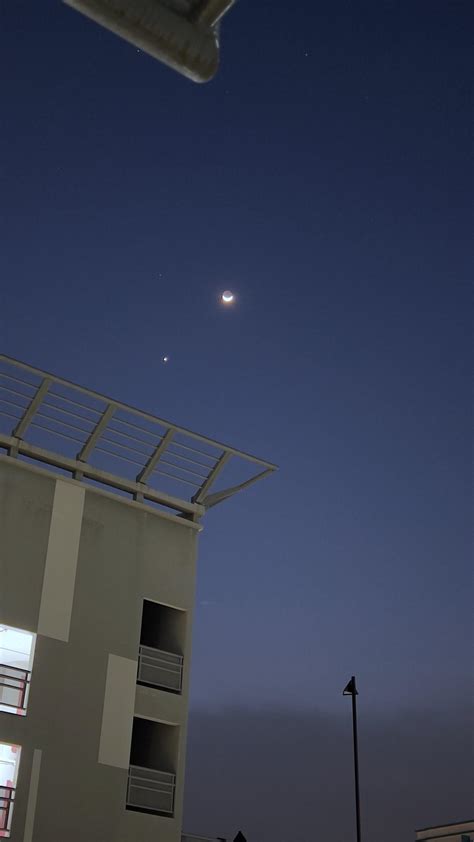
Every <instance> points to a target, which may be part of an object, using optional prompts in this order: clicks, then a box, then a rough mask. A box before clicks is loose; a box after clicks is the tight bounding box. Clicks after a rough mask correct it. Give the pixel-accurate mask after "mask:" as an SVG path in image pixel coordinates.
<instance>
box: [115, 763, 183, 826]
mask: <svg viewBox="0 0 474 842" xmlns="http://www.w3.org/2000/svg"><path fill="white" fill-rule="evenodd" d="M175 788H176V775H173V774H172V773H171V772H160V771H159V770H158V769H147V768H145V767H144V766H130V769H129V772H128V786H127V807H128V808H132V809H134V810H142V811H143V812H146V813H160V814H164V815H166V816H172V815H173V813H174V793H175Z"/></svg>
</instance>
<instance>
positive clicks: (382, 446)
mask: <svg viewBox="0 0 474 842" xmlns="http://www.w3.org/2000/svg"><path fill="white" fill-rule="evenodd" d="M1 18H2V19H1V30H2V36H1V42H2V49H1V65H2V68H1V71H2V75H3V78H4V79H5V78H8V79H10V82H9V84H8V85H4V86H3V91H2V123H3V127H4V128H3V131H2V136H1V140H0V148H1V161H2V184H1V191H2V203H1V204H2V240H3V247H2V256H1V281H0V328H1V346H2V350H3V351H4V352H5V353H7V354H10V355H12V356H17V357H19V358H20V359H25V360H27V361H30V362H32V363H33V364H36V365H37V366H39V367H43V368H46V369H49V370H51V371H54V372H56V373H58V374H60V375H62V376H64V377H67V378H70V379H72V380H75V381H79V382H83V383H84V384H86V385H88V386H90V387H91V388H95V389H97V390H99V391H103V392H105V393H107V394H110V395H113V396H116V397H118V398H120V399H122V400H124V401H126V402H129V403H133V404H136V405H138V406H140V407H143V408H147V409H149V410H151V411H154V412H156V413H157V414H159V415H161V416H162V417H165V418H169V419H170V420H172V421H176V422H178V423H181V424H183V425H185V426H187V427H190V428H193V429H196V430H198V431H200V432H203V433H205V434H208V435H210V436H216V437H218V438H220V439H222V440H224V441H226V442H229V443H232V444H235V446H237V447H241V448H242V449H245V450H249V451H251V452H255V453H256V454H257V455H259V456H262V457H264V458H268V459H270V460H272V461H275V462H277V463H278V464H279V465H280V472H279V474H278V475H277V476H276V477H272V478H271V479H270V480H267V481H265V483H262V484H257V485H256V486H254V487H253V488H252V489H251V490H249V491H247V492H246V494H244V495H241V496H240V497H238V498H235V499H234V500H232V501H230V502H227V503H225V504H222V506H219V507H217V508H216V509H215V510H213V511H212V513H210V514H209V516H208V517H207V519H206V522H205V525H206V529H205V532H204V534H203V536H202V541H201V546H200V560H199V587H198V604H197V613H196V627H195V644H194V668H193V684H192V706H193V709H194V710H195V711H196V715H198V713H199V711H201V712H206V713H209V711H215V710H218V711H219V717H221V718H222V716H223V715H224V714H223V711H225V710H227V708H228V706H229V714H228V717H227V722H228V724H229V732H230V731H232V728H233V725H232V723H233V722H235V721H236V718H237V719H238V716H239V714H238V712H237V713H236V709H237V711H241V715H242V717H243V718H244V719H245V715H246V714H245V711H247V712H248V711H254V712H256V711H261V710H262V709H265V710H267V711H268V710H271V711H274V715H275V716H277V715H280V714H281V715H283V714H282V712H284V715H285V716H286V717H289V718H290V720H291V721H293V722H297V721H298V716H299V713H300V714H301V717H302V719H304V721H305V722H306V721H307V720H308V716H310V715H311V711H315V720H314V722H315V723H316V722H317V721H319V720H317V716H323V714H324V715H326V714H327V715H328V716H329V715H330V716H331V717H333V718H334V721H336V720H337V722H338V723H340V724H341V727H345V725H343V723H346V720H347V717H349V707H348V702H347V700H344V699H342V697H341V695H340V693H341V690H342V687H343V686H344V685H345V683H346V681H347V679H348V678H349V676H350V675H351V674H352V673H353V672H356V673H357V675H358V679H359V683H360V688H361V696H360V706H361V720H362V723H363V721H364V717H366V718H370V716H374V717H381V716H382V717H383V716H386V717H387V725H386V733H387V734H389V733H390V734H391V735H392V738H393V733H394V727H395V726H393V722H394V721H396V722H397V723H398V725H397V726H396V727H397V728H399V729H401V730H402V731H403V729H404V727H405V725H406V724H407V723H409V722H410V721H411V717H414V716H420V715H421V712H422V711H423V710H424V711H426V710H427V709H430V716H431V715H432V716H440V717H441V720H440V721H443V722H446V723H448V722H450V723H453V722H456V721H459V722H460V721H461V719H459V718H458V712H459V710H461V708H463V706H464V707H465V706H466V704H467V700H468V698H469V694H470V693H471V689H472V684H470V666H469V664H470V656H469V653H470V648H471V643H472V625H471V620H470V616H471V608H472V580H471V573H470V562H469V516H468V512H469V507H470V498H471V488H470V474H469V459H468V455H469V435H470V433H469V428H470V415H469V395H468V375H469V369H470V364H469V345H470V338H469V334H470V319H469V306H470V301H469V295H468V277H469V274H470V272H469V263H470V258H471V248H470V245H469V231H470V228H471V225H472V213H471V191H472V170H471V167H470V163H469V143H470V140H469V124H470V116H469V94H470V90H469V87H470V85H469V82H468V79H469V78H470V71H471V69H472V68H471V67H470V60H469V58H468V48H469V42H470V31H472V7H471V4H470V3H469V2H467V1H466V2H464V0H460V2H447V0H446V2H437V0H429V1H428V0H420V2H415V3H413V2H410V3H409V2H405V0H403V1H402V2H388V1H387V0H386V2H375V0H371V2H342V0H339V2H335V3H330V4H325V5H324V4H316V3H314V2H312V0H301V2H300V3H298V4H296V3H291V4H290V3H288V4H287V3H283V1H282V0H279V1H278V2H277V1H276V0H275V2H272V3H270V2H268V0H267V2H263V1H262V2H261V3H260V4H257V2H254V3H250V2H248V0H247V2H245V0H240V2H239V3H238V4H237V7H236V8H235V10H233V11H232V13H231V14H229V16H228V17H227V18H226V20H225V21H224V26H223V32H222V67H221V70H220V72H219V75H218V77H217V79H216V80H215V81H214V82H212V83H210V84H209V85H206V86H197V85H194V84H192V83H190V82H188V81H187V80H185V79H183V78H181V77H179V76H177V75H176V74H173V73H172V72H171V71H169V70H167V69H166V68H163V67H162V66H160V65H159V64H158V63H156V62H155V61H153V60H152V59H151V58H149V57H147V56H146V55H145V54H143V53H140V52H137V51H136V50H135V49H134V48H133V47H131V46H129V45H127V44H126V43H124V42H122V41H120V40H119V39H117V38H116V37H114V36H113V35H111V34H109V33H107V32H105V31H104V30H101V29H100V28H98V27H97V26H95V25H94V24H92V23H91V22H89V21H88V20H86V19H85V18H82V17H81V16H79V15H77V14H76V13H74V12H73V11H72V10H70V9H68V8H67V7H65V6H63V5H62V4H61V3H60V2H59V1H57V2H56V0H42V2H41V3H39V2H33V0H15V2H14V3H5V4H3V6H2V10H1ZM224 288H231V289H232V290H235V292H236V293H237V295H238V306H236V307H235V308H234V309H232V310H228V311H223V310H222V309H221V308H219V306H218V304H217V301H216V296H217V294H218V292H219V291H220V290H222V289H224ZM163 353H167V354H169V355H170V357H171V360H170V363H169V364H168V365H167V366H163V365H161V364H160V357H161V355H162V354H163ZM230 706H233V709H232V711H231V710H230ZM316 712H317V715H316ZM219 721H220V720H219ZM332 721H333V720H332V719H331V722H332ZM367 721H368V719H367ZM377 721H378V720H377ZM390 723H392V724H390ZM295 727H297V726H295ZM338 727H339V725H338ZM411 727H412V726H410V729H411ZM450 727H455V726H454V725H452V724H451V725H450ZM459 727H461V726H459ZM244 730H245V729H244ZM395 730H396V729H395ZM257 731H258V729H257ZM381 733H382V734H383V733H384V729H383V727H382V726H381ZM410 733H411V730H410ZM415 733H416V729H415ZM437 733H438V732H437V730H436V729H435V730H434V732H433V739H437ZM317 735H318V729H317V727H316V726H315V728H314V739H315V741H316V743H317ZM191 736H192V737H193V731H192V727H191ZM458 736H459V734H458ZM242 739H244V737H242ZM348 739H350V734H348ZM373 739H379V737H373ZM367 740H370V734H369V733H368V736H367ZM466 740H467V743H466V752H467V754H468V758H469V765H470V766H471V767H472V744H469V742H468V738H467V737H466ZM249 741H250V737H249ZM392 742H393V751H394V752H395V751H396V740H392ZM450 744H451V745H452V742H451V743H450ZM193 745H194V743H193V742H192V743H191V752H190V753H191V754H192V751H193ZM410 745H411V748H412V753H411V754H410V752H408V754H407V756H406V760H405V766H404V767H403V764H402V765H401V769H402V771H401V773H400V775H401V777H403V774H404V773H403V769H405V771H406V770H407V768H408V767H409V766H412V765H413V764H416V763H418V762H420V757H419V753H420V752H419V750H418V748H417V746H416V741H415V740H414V741H412V743H410ZM348 749H350V742H349V745H348ZM263 750H264V749H263V748H262V751H263ZM371 750H372V751H373V750H374V746H372V748H370V747H369V746H367V748H366V752H367V757H368V756H369V754H370V751H371ZM251 751H253V752H254V753H255V751H256V749H255V746H253V748H252V746H251V745H250V742H249V752H251ZM361 751H362V753H363V752H364V746H363V745H362V747H361ZM199 752H201V754H199ZM324 752H326V754H324ZM324 752H322V753H319V754H318V750H317V745H316V746H315V758H316V759H315V761H314V762H315V763H318V762H319V763H320V765H321V764H322V765H321V768H323V766H324V767H325V764H326V762H327V759H328V757H329V754H330V753H331V749H330V746H329V744H326V743H325V748H324ZM394 757H395V754H394V755H393V758H394ZM463 757H464V759H463V761H461V758H460V759H459V765H458V764H456V763H454V764H453V766H454V768H450V769H449V773H448V772H447V774H449V776H450V785H451V784H452V781H453V780H454V781H455V786H454V788H453V795H452V797H451V796H450V798H449V799H448V801H447V802H446V803H443V802H442V801H441V802H440V797H441V793H444V794H445V793H446V781H445V780H443V778H442V777H439V778H436V780H434V779H432V778H431V777H430V767H431V765H432V764H431V760H430V758H429V756H428V757H427V756H426V750H424V751H423V759H422V762H423V764H424V766H422V767H420V775H419V776H417V777H416V780H417V781H418V783H419V785H420V786H425V785H426V786H427V787H428V789H427V790H426V792H427V793H428V795H427V797H428V801H427V805H429V804H430V803H431V802H430V798H431V795H430V793H432V812H431V813H430V811H429V809H428V806H426V807H425V808H424V809H423V811H421V810H420V815H419V817H418V814H415V813H410V814H409V818H408V817H407V816H405V818H404V814H403V809H402V807H401V796H400V794H397V791H396V788H395V790H393V787H392V790H391V791H392V799H393V803H392V802H390V800H388V801H387V807H386V814H385V818H387V819H388V818H390V822H391V826H390V833H393V837H392V836H390V834H387V832H386V827H385V826H384V815H383V813H382V814H380V817H379V825H377V823H376V822H375V823H374V822H373V824H372V825H370V819H369V818H368V819H367V821H368V822H369V830H370V828H371V832H372V836H370V832H369V839H373V840H375V838H376V837H378V838H380V834H381V833H382V835H383V836H384V838H385V839H386V840H387V842H390V840H391V839H392V838H393V839H394V840H395V839H400V838H401V836H402V835H404V836H405V838H410V834H411V833H412V831H413V825H412V822H418V825H421V826H423V825H425V826H426V825H429V824H430V823H431V822H433V823H436V822H443V821H451V820H453V819H456V818H459V819H464V818H466V816H465V815H458V812H459V813H460V812H462V811H464V812H465V813H468V812H469V801H468V794H467V788H466V780H467V775H466V771H465V769H464V767H463V766H462V762H464V763H466V762H467V761H466V755H465V753H464V756H463ZM201 758H202V763H203V764H205V763H212V761H210V760H209V752H206V751H205V750H204V749H203V748H202V745H199V744H197V745H196V747H195V754H192V756H191V761H190V768H191V770H195V774H196V775H198V774H199V770H200V768H201V767H200V762H201ZM318 758H319V760H318ZM393 758H392V760H393ZM346 759H347V762H348V763H349V773H350V754H349V755H348V757H347V758H346ZM390 762H392V761H390V759H389V756H388V755H387V763H390ZM321 768H320V771H321ZM201 771H202V770H201ZM344 774H346V772H344ZM370 775H371V770H370V768H368V769H367V776H366V788H368V789H370V786H371V783H370V781H371V778H370ZM457 775H458V776H459V782H456V781H457V778H456V776H457ZM452 776H454V779H453V777H452ZM219 778H222V776H219ZM290 778H291V776H290ZM195 780H196V779H195ZM427 782H428V783H427ZM192 783H193V779H192V777H191V772H190V776H188V784H189V787H190V790H192ZM375 784H376V780H375V778H373V781H372V785H373V786H375ZM222 785H223V786H224V784H222ZM258 786H259V783H258V781H256V782H255V789H254V792H255V793H257V796H256V798H257V800H258V791H259V790H258ZM295 786H296V785H295ZM288 787H289V795H288V797H289V800H290V801H291V802H294V800H295V799H296V800H297V798H298V792H297V791H291V780H290V782H289V783H288ZM436 787H437V788H436ZM337 791H338V773H337V771H336V770H335V771H334V792H337ZM224 795H225V792H224V790H223V795H222V798H224ZM190 797H191V803H192V796H190ZM351 798H352V796H351V793H350V792H348V796H347V799H346V800H347V801H348V802H349V803H348V804H347V805H346V803H345V801H344V803H340V809H341V811H342V812H341V815H343V814H344V815H345V816H346V818H345V821H347V822H349V824H348V828H349V830H348V832H349V833H351V832H352V825H351V824H350V822H351V821H352V812H351V811H352V802H351ZM410 798H412V799H413V800H414V801H418V803H424V802H423V799H422V798H421V795H420V793H418V794H417V793H416V792H415V791H411V792H406V793H404V794H403V803H408V801H409V800H410ZM420 798H421V801H420ZM342 801H343V799H342V798H341V802H342ZM440 803H443V810H444V812H443V815H440V806H439V805H440ZM412 807H413V805H412ZM189 809H190V812H189V821H192V820H193V815H194V814H193V808H192V807H191V808H189ZM233 809H234V813H233V812H232V804H230V806H229V813H228V816H227V819H225V818H222V823H224V822H225V821H227V822H228V827H229V828H230V830H228V827H225V828H223V830H222V831H221V832H229V833H230V832H232V828H233V827H234V825H233V824H232V823H233V822H235V825H239V824H244V823H245V822H246V827H247V828H250V830H251V829H252V827H254V828H257V827H259V828H260V829H259V834H260V835H259V842H262V840H263V839H264V835H262V833H263V831H262V829H261V827H260V825H259V822H260V823H261V825H262V827H266V828H267V829H268V832H269V834H270V836H269V838H272V840H276V842H284V840H283V839H281V840H279V836H278V828H279V823H278V821H277V822H275V816H274V815H266V816H262V815H259V816H258V821H257V820H256V818H255V815H256V814H255V808H254V813H251V810H250V807H249V812H248V814H247V813H244V814H243V815H242V810H240V809H239V807H238V802H237V803H236V802H233ZM328 809H329V808H328ZM374 809H375V807H374ZM344 810H346V813H344ZM379 812H380V811H379ZM421 812H422V814H421ZM446 812H448V813H449V814H448V815H446ZM211 813H212V811H211V810H210V811H209V815H208V817H207V816H203V817H202V821H204V820H206V821H208V826H207V827H203V826H200V827H199V828H197V831H198V832H199V831H200V832H206V831H209V832H218V831H219V830H220V828H218V827H214V825H213V818H212V815H211ZM234 814H235V818H234ZM407 815H408V814H407ZM252 822H254V824H253V825H252ZM318 822H319V824H318ZM272 823H273V824H272ZM332 826H333V825H332V816H329V814H327V815H326V814H324V804H322V806H321V813H320V814H319V816H318V817H313V819H312V823H311V825H309V824H308V826H303V825H302V827H301V834H300V837H298V838H294V839H293V840H292V841H291V842H298V839H299V838H301V839H303V836H304V834H306V833H307V831H308V830H310V829H313V830H314V829H315V828H316V829H318V827H319V830H320V832H323V830H325V829H326V828H327V829H329V828H331V827H332ZM192 829H193V828H191V830H192ZM236 829H237V827H236V826H235V830H236ZM252 842H257V840H256V839H254V840H252Z"/></svg>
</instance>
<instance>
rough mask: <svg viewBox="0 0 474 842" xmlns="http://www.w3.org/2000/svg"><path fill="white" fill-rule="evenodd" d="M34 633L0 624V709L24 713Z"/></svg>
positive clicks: (33, 648)
mask: <svg viewBox="0 0 474 842" xmlns="http://www.w3.org/2000/svg"><path fill="white" fill-rule="evenodd" d="M35 644H36V635H35V634H32V632H28V631H24V629H15V628H12V626H5V625H0V711H3V712H5V713H13V714H17V715H18V716H25V715H26V709H27V707H28V695H29V692H30V678H31V670H32V668H33V658H34V651H35Z"/></svg>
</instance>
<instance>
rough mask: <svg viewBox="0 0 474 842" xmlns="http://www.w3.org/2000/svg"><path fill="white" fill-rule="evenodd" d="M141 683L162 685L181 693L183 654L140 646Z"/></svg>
mask: <svg viewBox="0 0 474 842" xmlns="http://www.w3.org/2000/svg"><path fill="white" fill-rule="evenodd" d="M137 681H138V683H139V684H148V685H150V686H151V687H160V688H161V689H163V690H168V691H172V692H174V693H181V689H182V686H183V656H182V655H174V654H173V653H171V652H164V651H163V650H162V649H154V648H153V647H151V646H140V647H139V653H138V676H137Z"/></svg>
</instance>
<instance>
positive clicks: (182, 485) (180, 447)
mask: <svg viewBox="0 0 474 842" xmlns="http://www.w3.org/2000/svg"><path fill="white" fill-rule="evenodd" d="M2 450H4V451H6V453H7V454H8V455H9V456H12V457H17V458H20V459H23V460H27V461H31V460H32V461H34V462H40V463H43V464H46V465H49V466H51V467H52V468H53V469H55V470H57V471H60V472H66V473H67V474H69V475H71V476H72V477H73V478H74V479H77V480H81V481H86V482H89V483H92V484H98V485H100V486H106V487H108V488H110V489H113V490H114V491H116V492H117V493H119V494H120V493H121V494H125V495H127V496H131V497H132V498H133V499H134V500H136V501H138V502H148V503H153V504H156V505H158V506H163V507H166V508H167V509H168V510H174V512H175V513H176V512H177V513H180V514H182V515H184V516H186V517H188V518H189V519H191V520H198V519H199V517H200V516H201V515H203V514H204V512H205V511H206V509H209V508H210V507H211V506H215V505H216V504H217V503H220V502H221V501H222V500H225V499H227V498H228V497H231V496H232V495H233V494H236V493H237V492H239V491H242V490H243V489H244V488H247V487H248V486H249V485H252V484H253V483H254V482H256V481H257V480H259V479H263V478H264V477H266V476H268V475H269V474H271V473H272V472H273V471H275V470H276V469H277V466H276V465H273V464H272V463H271V462H266V461H265V460H263V459H258V458H257V457H255V456H251V455H250V454H248V453H243V452H242V451H240V450H236V449H235V448H233V447H229V446H228V445H225V444H221V443H220V442H217V441H213V440H212V439H209V438H207V437H206V436H201V435H199V434H198V433H193V432H191V431H190V430H186V429H185V428H184V427H180V426H178V425H176V424H171V423H170V422H168V421H164V420H163V419H162V418H157V417H156V416H155V415H152V414H150V413H148V412H143V411H142V410H140V409H135V408H134V407H131V406H128V405H127V404H124V403H121V402H120V401H116V400H112V399H111V398H108V397H105V396H104V395H100V394H98V393H97V392H93V391H91V390H90V389H86V388H84V387H82V386H78V385H76V384H75V383H70V382H69V381H68V380H64V379H62V378H61V377H56V376H55V375H53V374H48V373H47V372H45V371H41V370H40V369H37V368H34V367H33V366H31V365H28V364H26V363H22V362H19V361H18V360H14V359H12V358H11V357H7V356H5V355H2V354H0V453H1V451H2ZM184 490H186V491H187V494H185V493H184Z"/></svg>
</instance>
